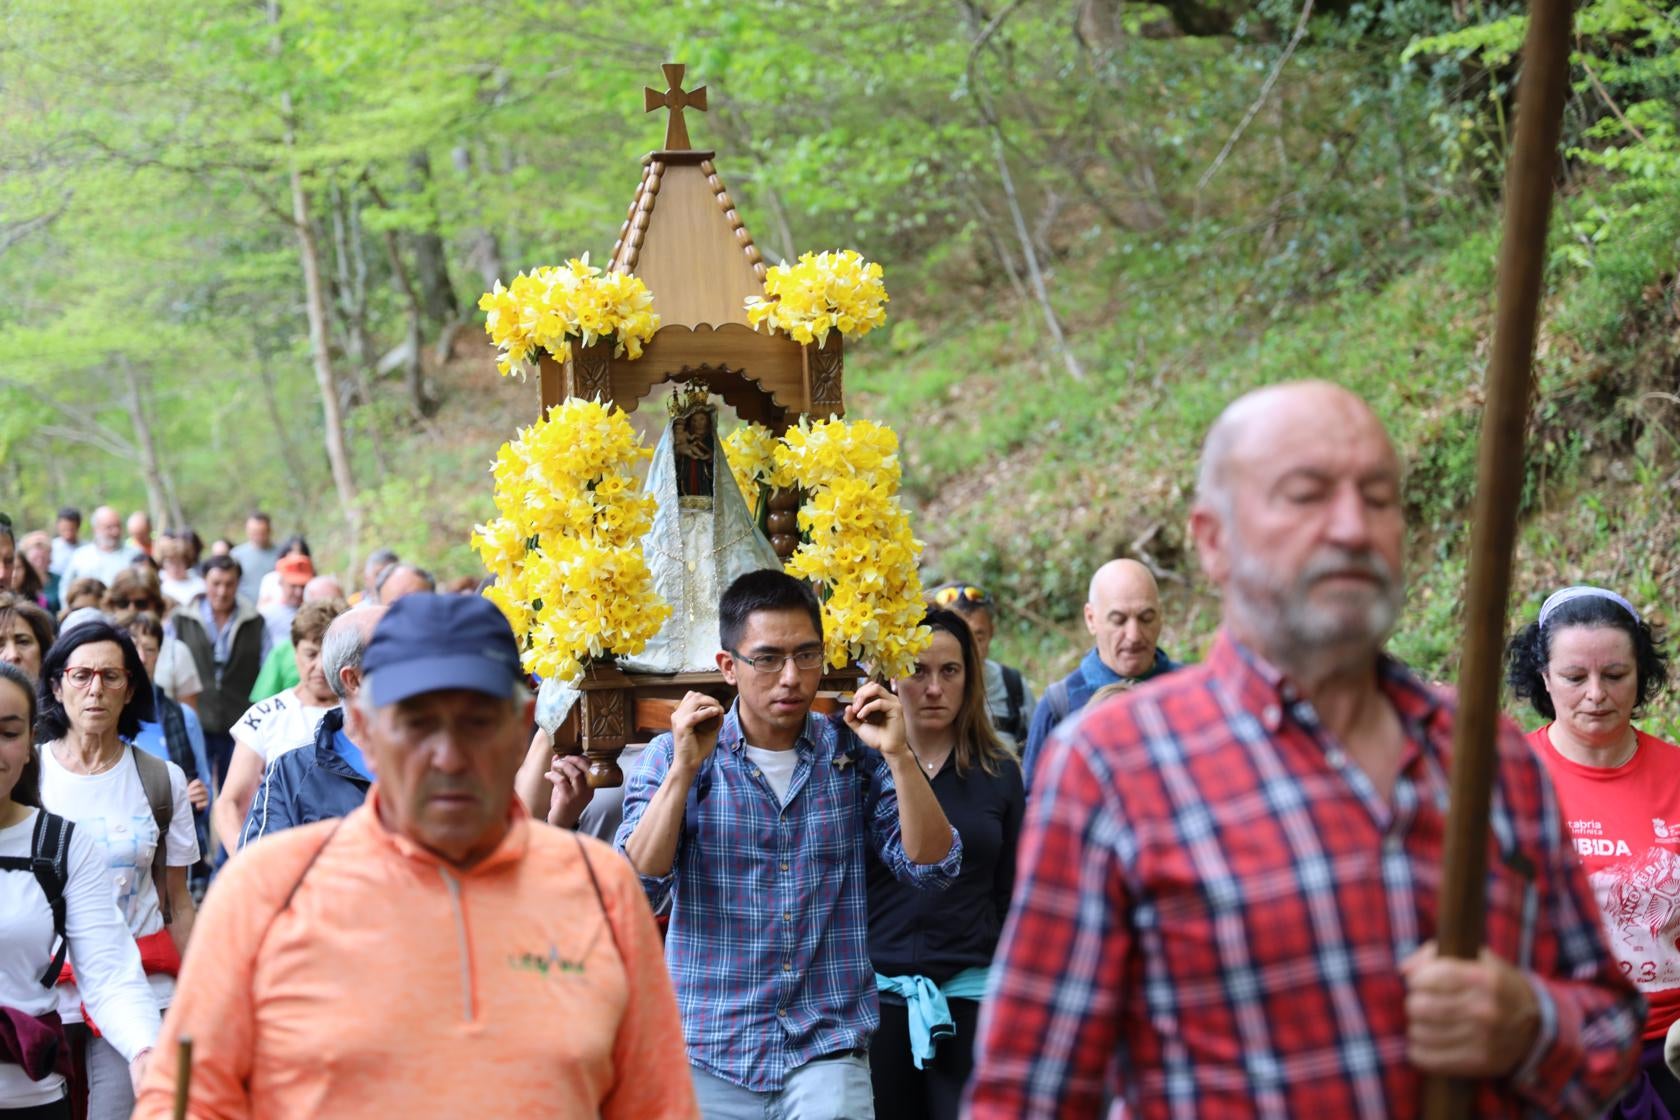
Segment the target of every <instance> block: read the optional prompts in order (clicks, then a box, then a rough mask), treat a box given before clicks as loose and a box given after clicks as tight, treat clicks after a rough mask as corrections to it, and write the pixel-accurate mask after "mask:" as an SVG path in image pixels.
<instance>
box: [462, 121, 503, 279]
mask: <svg viewBox="0 0 1680 1120" xmlns="http://www.w3.org/2000/svg"><path fill="white" fill-rule="evenodd" d="M451 158H452V159H453V160H454V163H455V170H456V171H457V172H459V173H460V174H461V176H462V177H463V178H469V179H470V177H471V176H472V170H473V154H472V151H471V150H470V149H468V148H467V146H466V145H465V144H462V145H460V146H459V147H457V148H456V149H455V150H454V152H453V153H451ZM468 193H469V194H474V193H476V192H475V191H473V190H472V188H471V187H469V188H468ZM466 242H467V255H466V262H467V266H468V267H469V268H473V269H476V270H477V271H478V274H479V276H480V277H481V278H482V279H483V281H484V288H485V290H486V291H488V290H489V289H491V288H494V287H495V286H496V281H497V280H500V279H503V275H502V245H501V242H500V241H499V240H498V239H497V237H496V235H495V233H494V232H493V231H491V230H490V229H488V228H486V227H483V226H480V227H478V228H476V229H470V230H467V232H466Z"/></svg>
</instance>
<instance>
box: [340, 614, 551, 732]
mask: <svg viewBox="0 0 1680 1120" xmlns="http://www.w3.org/2000/svg"><path fill="white" fill-rule="evenodd" d="M362 675H363V677H364V678H365V679H366V681H367V687H368V690H369V695H370V696H371V697H372V699H373V703H374V706H375V707H378V708H383V707H386V706H387V705H390V704H396V703H400V702H401V701H403V700H407V699H408V698H409V697H411V696H418V695H420V694H421V693H422V692H442V691H444V690H445V689H452V688H465V689H469V690H471V691H473V692H483V693H488V694H489V695H491V696H497V697H502V698H507V697H510V696H512V695H513V694H514V689H515V688H516V687H517V686H518V685H519V684H520V683H521V682H523V680H524V672H523V670H521V669H520V666H519V644H518V642H517V641H515V640H514V637H513V627H511V626H509V625H508V620H507V617H506V616H505V615H503V614H502V612H501V611H500V610H498V609H497V608H496V605H495V604H494V603H492V602H490V600H488V599H485V598H482V597H480V596H477V595H432V594H427V593H423V592H420V593H415V594H413V595H404V596H403V597H402V598H400V599H398V600H397V601H396V602H394V603H392V604H391V605H390V606H389V607H388V608H386V611H385V617H384V618H382V619H380V620H379V625H378V626H375V627H374V628H373V637H371V638H369V639H368V645H367V652H366V653H364V654H363V655H362Z"/></svg>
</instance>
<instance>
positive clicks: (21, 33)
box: [0, 0, 1680, 738]
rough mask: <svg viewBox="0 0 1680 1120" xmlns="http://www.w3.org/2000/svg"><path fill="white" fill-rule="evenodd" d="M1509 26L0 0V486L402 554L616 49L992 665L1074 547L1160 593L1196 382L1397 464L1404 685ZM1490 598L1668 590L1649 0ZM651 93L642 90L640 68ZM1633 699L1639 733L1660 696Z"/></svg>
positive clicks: (434, 514) (1547, 337)
mask: <svg viewBox="0 0 1680 1120" xmlns="http://www.w3.org/2000/svg"><path fill="white" fill-rule="evenodd" d="M1522 12H1523V9H1522V7H1521V6H1520V5H1515V4H1511V3H1506V2H1500V0H1475V2H1472V0H1451V2H1441V0H1316V2H1315V0H1262V2H1260V3H1254V4H1245V3H1238V2H1234V0H1172V2H1169V3H1164V4H1149V3H1133V2H1128V0H987V2H985V3H981V2H978V0H949V2H945V0H876V2H875V3H872V4H867V5H861V4H856V3H849V2H841V0H667V2H662V3H642V2H635V0H631V2H628V3H620V4H611V5H609V4H602V3H595V2H584V0H577V2H563V0H518V2H515V3H503V4H472V3H446V2H442V0H355V2H345V0H284V2H282V0H265V2H263V3H252V2H250V0H241V2H239V3H231V2H228V0H197V2H195V3H191V4H149V5H136V4H132V3H129V2H126V0H123V2H119V0H53V2H52V3H46V2H43V0H14V2H13V3H11V4H8V5H6V6H5V8H4V10H3V11H0V120H3V121H4V122H5V124H4V128H3V129H0V290H3V291H4V292H5V298H4V299H3V300H0V507H3V508H6V509H8V511H9V512H10V513H11V514H12V515H13V517H14V519H15V520H17V521H18V522H19V524H20V528H43V527H49V526H50V520H51V516H52V512H53V510H54V509H56V508H57V507H58V506H59V505H61V504H64V503H71V504H76V505H79V506H81V507H83V508H84V509H91V508H92V507H93V506H94V505H96V504H99V503H100V502H102V501H104V502H110V503H112V504H114V505H117V506H119V507H122V508H124V509H129V508H138V509H150V510H151V511H152V514H153V517H154V520H155V521H156V522H157V523H158V524H159V525H160V526H169V525H181V524H191V525H192V526H194V527H195V528H196V529H197V530H198V531H199V532H200V533H201V534H202V535H203V536H204V537H205V539H209V538H211V537H214V536H218V535H223V534H231V535H234V536H235V538H236V539H237V534H238V529H239V525H240V524H241V522H242V520H243V516H244V514H245V512H246V511H247V510H248V509H250V508H251V507H253V506H260V507H263V508H265V509H267V510H269V511H270V512H272V514H273V515H274V519H275V523H276V527H277V529H278V531H279V532H281V533H282V534H284V533H288V532H291V531H298V532H302V533H305V534H306V535H308V536H309V537H310V539H311V541H312V543H313V544H314V545H315V546H316V549H317V556H318V557H325V558H326V559H327V560H328V561H329V564H330V565H331V566H336V567H338V568H340V569H341V570H343V571H346V572H348V571H350V570H351V569H352V568H353V566H354V565H355V564H356V563H357V560H358V558H359V557H360V556H361V555H364V554H365V551H366V549H368V548H370V547H372V546H375V545H389V546H391V547H394V548H396V549H398V550H399V551H400V552H402V553H403V554H404V556H405V558H406V557H413V558H415V559H417V560H419V561H421V562H424V563H426V564H428V565H429V566H430V567H432V568H434V569H435V570H436V571H437V572H438V573H439V575H442V576H459V575H470V574H475V573H476V571H477V567H476V561H475V559H474V557H473V555H472V553H471V552H470V550H469V549H468V547H467V541H468V537H469V534H470V533H471V531H472V527H473V525H474V524H475V523H476V522H480V521H484V520H486V519H487V518H488V517H489V516H490V514H491V503H490V477H489V474H488V466H489V463H490V461H491V460H492V458H493V457H494V455H495V453H496V449H497V447H498V446H499V445H500V443H501V442H502V441H503V440H504V439H506V438H508V437H510V436H511V435H512V434H513V433H514V430H515V429H516V427H517V426H518V425H520V424H524V423H528V422H530V421H531V420H532V419H534V418H535V416H536V412H537V390H536V386H535V385H534V384H530V383H527V384H521V383H520V382H518V381H510V380H504V379H502V378H500V377H498V375H497V373H496V369H495V359H494V351H493V350H492V349H491V347H490V345H489V343H488V341H487V339H486V337H485V334H484V329H483V326H484V320H483V316H482V314H481V313H480V312H479V311H478V310H477V300H478V297H479V294H480V293H481V292H483V291H485V290H486V289H488V288H490V287H491V286H492V285H493V284H494V283H495V282H496V281H497V280H498V279H501V280H504V281H505V280H509V279H511V278H512V277H513V275H514V274H515V273H516V272H519V271H521V270H525V269H529V268H532V267H534V266H538V265H548V264H558V263H560V262H562V261H564V260H565V259H566V258H568V257H574V256H580V255H582V254H583V253H585V252H589V253H591V254H592V256H593V257H594V258H595V259H597V260H599V259H600V258H602V257H604V256H605V255H606V253H607V251H608V250H609V249H610V247H611V246H612V244H613V240H614V237H615V235H616V233H617V230H618V228H619V224H620V223H621V222H622V221H623V219H624V214H625V207H626V205H627V204H628V203H629V202H630V200H631V198H632V195H633V192H634V191H635V188H636V183H637V181H638V177H639V174H640V165H639V161H640V159H641V157H642V155H643V154H644V153H646V152H647V151H649V150H651V149H653V148H656V147H658V146H659V144H660V140H661V136H662V130H663V127H664V124H663V116H664V114H663V113H660V114H656V115H647V114H645V113H644V111H643V93H642V88H643V86H644V85H654V84H658V83H661V75H660V69H659V68H660V64H661V63H664V62H669V61H680V62H683V63H685V64H686V65H687V67H688V73H687V81H688V84H689V85H690V86H696V85H705V86H706V87H707V88H708V91H709V97H710V101H709V107H708V111H707V112H706V113H704V114H700V113H696V112H692V111H691V112H690V113H689V115H688V122H689V128H690V131H691V133H692V135H693V137H694V142H695V145H696V146H697V147H703V148H708V149H715V150H716V152H717V166H718V170H719V172H720V174H721V175H722V176H723V177H724V178H725V179H726V180H727V182H728V184H729V186H730V189H731V191H732V193H733V195H734V197H735V199H736V201H737V205H738V208H739V210H740V213H741V215H742V216H743V218H744V219H745V221H746V224H747V225H748V227H749V228H750V229H751V231H752V235H753V237H754V239H755V241H756V243H757V244H758V245H759V246H760V247H761V249H762V250H763V252H764V255H765V257H766V258H767V259H768V260H769V261H771V262H772V263H774V262H776V261H779V260H784V259H791V258H793V257H796V256H797V255H798V254H799V253H800V252H803V251H806V250H820V249H830V248H852V249H857V250H858V251H860V252H861V253H863V254H864V256H866V257H868V258H869V259H871V260H874V261H878V262H880V263H881V264H883V265H884V266H885V268H886V283H887V287H888V289H889V291H890V292H891V297H892V298H891V304H890V307H889V313H888V321H887V325H886V327H885V328H883V329H881V330H878V331H875V332H873V333H872V334H871V335H870V336H869V337H868V338H867V339H865V340H863V341H861V342H859V343H857V344H856V345H855V346H853V347H851V348H850V352H849V353H848V355H847V358H848V362H847V369H848V377H847V391H848V400H847V405H848V411H849V413H850V414H851V415H854V416H861V417H867V418H869V419H873V420H878V421H881V422H884V423H887V424H890V425H892V426H893V427H895V428H896V429H897V430H898V431H899V433H900V435H901V437H902V440H903V454H904V461H905V487H906V492H907V495H908V497H909V498H910V499H911V501H912V504H913V516H914V519H915V520H914V525H915V530H916V533H917V535H918V536H919V537H920V538H922V539H923V540H925V541H926V542H927V549H926V552H925V554H924V561H925V578H926V580H927V582H928V583H929V584H930V585H931V583H933V582H934V581H936V580H939V579H944V578H955V577H960V578H966V579H968V580H971V581H974V582H976V583H979V584H981V585H982V586H985V587H987V588H988V589H990V590H991V591H992V592H993V593H994V594H995V595H996V596H997V597H998V598H999V600H1000V602H1001V605H1002V619H1001V622H1002V624H1003V625H1002V630H1001V633H1000V648H1001V650H1002V651H1003V655H1004V656H1006V657H1008V658H1009V659H1011V660H1015V661H1017V662H1018V663H1021V664H1023V665H1024V666H1025V667H1026V668H1027V669H1028V671H1029V676H1030V677H1032V678H1034V679H1035V680H1037V681H1039V682H1042V681H1044V680H1046V679H1048V678H1049V677H1051V676H1052V675H1059V674H1060V673H1062V672H1065V671H1066V670H1067V669H1068V668H1069V667H1070V666H1071V664H1072V662H1073V661H1074V659H1075V658H1077V656H1078V654H1079V652H1080V650H1081V647H1082V646H1083V644H1084V637H1083V628H1082V626H1081V624H1080V622H1079V612H1080V607H1081V604H1082V602H1083V599H1084V588H1085V581H1086V580H1087V578H1088V576H1089V573H1090V572H1091V570H1092V569H1093V568H1094V567H1095V566H1096V565H1097V564H1098V563H1100V562H1101V561H1102V560H1105V559H1107V558H1110V557H1113V556H1118V555H1125V556H1134V557H1137V558H1140V559H1143V560H1144V561H1146V562H1147V563H1149V564H1150V565H1151V566H1152V567H1154V568H1155V569H1156V570H1157V571H1158V572H1159V573H1160V575H1161V582H1162V588H1163V593H1164V596H1165V600H1166V604H1167V614H1168V619H1169V622H1168V627H1167V632H1166V637H1165V639H1164V642H1165V644H1166V645H1167V646H1168V648H1169V649H1170V650H1171V651H1172V652H1173V653H1174V654H1175V655H1176V656H1183V657H1192V658H1193V657H1196V656H1198V655H1199V653H1200V651H1201V649H1202V648H1203V646H1204V645H1205V643H1206V641H1207V640H1208V638H1209V637H1210V636H1211V633H1212V630H1213V626H1214V621H1215V618H1216V614H1217V600H1216V597H1215V596H1214V594H1213V592H1212V591H1211V590H1210V589H1209V588H1208V587H1207V586H1206V585H1205V584H1204V583H1203V582H1202V580H1201V578H1200V576H1199V573H1198V572H1197V569H1196V564H1195V558H1194V556H1193V555H1192V553H1191V551H1190V549H1189V548H1188V546H1187V543H1186V540H1185V534H1184V528H1183V526H1184V521H1185V514H1186V511H1187V508H1188V500H1189V494H1190V489H1191V487H1192V485H1193V476H1194V464H1195V458H1196V454H1197V450H1198V447H1199V443H1200V439H1201V435H1202V433H1203V432H1204V431H1205V429H1206V427H1207V425H1208V423H1209V422H1210V421H1211V420H1212V419H1213V417H1214V416H1215V415H1216V414H1217V413H1218V411H1219V410H1220V409H1221V407H1223V405H1224V404H1225V403H1227V402H1228V401H1229V400H1230V399H1231V398H1232V397H1233V396H1235V395H1236V394H1237V393H1239V392H1241V391H1242V390H1244V389H1246V388H1249V387H1252V386H1255V385H1258V384H1263V383H1266V382H1269V381H1276V380H1281V379H1285V378H1296V377H1322V378H1328V379H1331V380H1334V381H1338V382H1341V383H1343V384H1346V385H1348V386H1350V387H1352V388H1353V389H1355V390H1356V391H1358V392H1360V393H1361V394H1363V395H1364V396H1366V397H1367V399H1369V400H1370V401H1371V402H1372V403H1373V404H1374V405H1375V407H1376V408H1377V409H1378V411H1379V412H1380V413H1381V414H1382V416H1383V417H1384V418H1385V420H1386V422H1387V423H1388V425H1389V427H1390V429H1391V431H1392V432H1393V433H1394V435H1395V438H1396V440H1397V442H1398V445H1399V447H1400V449H1401V453H1402V456H1403V458H1404V460H1405V463H1406V468H1407V498H1406V501H1407V506H1408V512H1409V520H1410V524H1411V530H1412V537H1411V542H1410V546H1409V549H1410V554H1409V568H1410V572H1409V575H1410V587H1411V590H1410V601H1409V606H1408V608H1407V611H1406V614H1405V618H1404V622H1403V625H1402V631H1401V632H1400V634H1398V635H1397V637H1396V639H1395V641H1394V643H1393V645H1394V649H1395V650H1396V652H1397V653H1398V654H1400V655H1401V656H1403V657H1405V658H1406V659H1408V660H1410V661H1411V662H1412V663H1413V664H1415V665H1416V666H1418V667H1419V668H1420V669H1421V670H1422V671H1423V672H1425V673H1426V674H1428V675H1431V676H1434V677H1438V678H1442V679H1450V678H1451V677H1452V676H1453V675H1454V673H1455V658H1456V656H1457V651H1458V649H1459V646H1460V639H1459V633H1458V629H1459V616H1460V613H1461V610H1462V602H1461V596H1462V587H1463V584H1464V577H1465V567H1466V548H1467V529H1466V522H1467V517H1468V509H1469V505H1470V500H1471V496H1472V492H1473V489H1474V482H1475V479H1474V475H1475V453H1476V435H1477V426H1478V424H1479V421H1480V396H1479V394H1480V389H1481V384H1482V378H1483V374H1484V372H1485V366H1486V360H1487V354H1488V348H1489V341H1490V333H1491V323H1492V313H1493V298H1492V297H1493V290H1494V265H1495V256H1496V253H1497V249H1498V242H1499V213H1500V191H1501V186H1502V179H1503V175H1504V170H1505V164H1506V159H1507V155H1508V148H1509V143H1510V137H1511V134H1512V120H1511V117H1512V111H1513V106H1514V104H1515V89H1516V85H1517V83H1518V81H1519V80H1520V76H1521V58H1520V53H1519V50H1518V48H1519V46H1520V43H1521V40H1522V35H1523V31H1524V26H1525V21H1524V17H1523V14H1522ZM1571 83H1572V85H1571V94H1570V97H1569V101H1568V104H1567V107H1566V110H1565V121H1564V147H1565V150H1564V160H1563V164H1562V172H1561V179H1560V181H1559V184H1558V187H1559V192H1558V198H1557V203H1556V210H1555V212H1554V216H1553V221H1552V226H1551V231H1552V238H1551V245H1550V255H1549V265H1548V273H1547V295H1546V299H1545V303H1544V309H1543V311H1544V322H1543V326H1542V330H1541V335H1540V343H1539V353H1538V358H1537V367H1536V368H1537V377H1538V392H1537V404H1536V409H1535V414H1534V417H1533V420H1532V425H1531V432H1530V453H1529V459H1528V462H1527V464H1526V469H1527V486H1526V489H1525V494H1524V499H1523V508H1522V519H1523V529H1522V535H1521V538H1520V541H1519V550H1518V560H1517V564H1518V568H1517V578H1516V588H1515V595H1514V599H1513V603H1512V610H1513V613H1514V615H1515V617H1517V618H1519V619H1528V618H1532V617H1533V613H1534V611H1535V609H1536V608H1537V607H1538V604H1539V602H1540V600H1541V599H1542V598H1543V597H1544V596H1545V594H1546V593H1547V592H1548V591H1549V590H1551V589H1554V588H1555V587H1557V586H1559V585H1561V584H1563V583H1567V582H1572V581H1576V580H1588V581H1593V582H1599V583H1603V584H1605V585H1607V586H1611V587H1614V588H1617V589H1618V590H1620V591H1622V592H1623V593H1625V594H1626V595H1627V596H1628V597H1629V598H1630V599H1631V600H1633V601H1634V603H1635V604H1636V605H1637V606H1638V607H1639V608H1640V609H1641V610H1642V611H1644V612H1646V614H1647V616H1648V617H1650V618H1651V619H1652V620H1653V621H1655V622H1657V623H1659V624H1667V623H1672V622H1673V621H1674V620H1675V619H1676V617H1677V612H1676V605H1677V604H1680V279H1677V271H1680V11H1677V10H1676V9H1675V7H1674V6H1673V4H1672V3H1669V2H1667V0H1649V2H1647V0H1584V2H1583V3H1581V4H1580V5H1579V7H1578V9H1577V12H1576V28H1575V41H1574V51H1573V55H1572V68H1571ZM661 88H663V86H662V85H661ZM1668 705H1669V706H1668V707H1667V708H1666V709H1665V710H1664V711H1663V712H1660V713H1657V714H1656V717H1655V718H1654V719H1653V720H1652V721H1650V724H1649V726H1650V729H1651V730H1653V731H1655V732H1657V733H1659V734H1661V733H1664V732H1665V731H1666V732H1667V733H1668V735H1669V737H1670V738H1673V737H1674V733H1675V732H1676V731H1680V719H1677V718H1676V712H1680V705H1676V704H1675V702H1674V701H1672V700H1670V701H1669V702H1668Z"/></svg>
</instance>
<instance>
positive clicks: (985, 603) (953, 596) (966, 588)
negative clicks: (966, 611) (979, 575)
mask: <svg viewBox="0 0 1680 1120" xmlns="http://www.w3.org/2000/svg"><path fill="white" fill-rule="evenodd" d="M959 599H960V600H962V602H963V603H966V604H972V605H974V606H976V607H989V606H991V605H992V597H991V596H990V595H988V594H986V593H985V592H984V591H982V590H980V589H979V588H978V587H975V586H974V585H973V584H972V583H954V584H952V585H951V586H949V587H941V588H940V589H939V590H938V591H935V592H934V593H933V602H934V604H935V605H936V606H941V607H952V606H956V605H957V601H958V600H959Z"/></svg>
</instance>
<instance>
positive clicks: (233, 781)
mask: <svg viewBox="0 0 1680 1120" xmlns="http://www.w3.org/2000/svg"><path fill="white" fill-rule="evenodd" d="M345 610H346V607H345V605H344V602H343V600H340V599H317V600H316V601H315V602H313V603H305V604H304V605H303V606H302V607H300V608H299V609H298V613H297V617H295V618H293V619H292V649H293V650H294V651H295V652H296V654H297V666H298V683H297V685H296V686H295V687H293V688H289V689H287V690H286V691H285V692H282V693H279V694H278V695H275V696H270V697H269V698H268V699H267V700H259V701H258V702H257V703H255V704H252V705H251V707H250V708H249V709H247V710H246V712H245V714H244V715H242V716H240V717H239V720H238V721H237V722H236V723H235V724H234V725H233V726H232V727H231V728H229V729H228V730H229V731H230V733H231V734H232V735H233V743H234V747H233V759H232V760H231V761H230V762H229V763H228V772H227V777H226V778H225V779H223V781H222V791H221V793H219V794H217V795H216V807H215V808H214V809H212V810H211V811H210V827H211V828H212V830H213V831H214V832H215V836H216V839H217V840H219V841H220V842H221V844H222V846H223V847H225V848H226V849H227V850H228V851H229V852H230V853H231V852H232V851H233V850H234V848H236V847H237V846H238V844H239V836H240V833H241V832H243V831H244V828H245V815H246V814H247V813H249V812H250V811H251V801H252V800H253V799H254V798H255V797H256V796H257V787H259V786H261V785H262V776H263V771H264V770H265V769H267V767H268V764H269V763H271V762H273V761H274V760H275V759H277V758H279V757H280V756H281V755H283V754H285V753H286V752H287V751H289V750H293V749H295V748H297V747H301V746H303V745H304V744H306V743H313V742H314V741H315V725H316V724H318V723H320V722H321V717H322V716H324V715H326V714H327V712H328V711H329V710H330V709H332V708H335V707H337V706H338V696H337V694H336V693H334V692H333V690H332V686H331V685H329V684H327V674H326V672H325V670H323V669H322V667H321V640H322V639H323V638H324V637H326V633H327V627H328V626H331V625H332V620H333V619H335V618H337V617H338V616H339V615H341V614H343V613H344V611H345Z"/></svg>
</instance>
